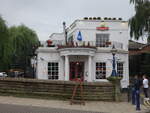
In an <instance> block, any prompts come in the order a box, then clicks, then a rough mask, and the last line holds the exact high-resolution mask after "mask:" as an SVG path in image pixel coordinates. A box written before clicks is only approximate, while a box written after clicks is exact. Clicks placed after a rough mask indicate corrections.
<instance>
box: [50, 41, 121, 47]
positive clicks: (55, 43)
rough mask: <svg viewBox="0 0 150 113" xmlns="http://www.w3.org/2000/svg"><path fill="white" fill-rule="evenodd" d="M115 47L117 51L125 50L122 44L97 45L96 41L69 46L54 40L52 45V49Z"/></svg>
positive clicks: (70, 43)
mask: <svg viewBox="0 0 150 113" xmlns="http://www.w3.org/2000/svg"><path fill="white" fill-rule="evenodd" d="M113 45H114V46H115V48H117V49H123V44H122V43H120V42H115V41H111V42H106V43H101V42H100V43H96V41H73V42H68V44H67V45H66V44H65V41H58V40H57V41H56V40H54V41H53V43H52V45H51V46H50V47H54V46H55V47H58V48H68V47H85V48H86V47H88V48H97V47H100V48H112V46H113Z"/></svg>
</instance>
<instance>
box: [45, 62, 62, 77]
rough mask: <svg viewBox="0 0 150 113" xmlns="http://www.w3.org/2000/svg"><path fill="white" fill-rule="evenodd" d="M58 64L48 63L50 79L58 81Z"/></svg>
mask: <svg viewBox="0 0 150 113" xmlns="http://www.w3.org/2000/svg"><path fill="white" fill-rule="evenodd" d="M58 70H59V69H58V62H48V79H51V80H58V75H59V74H58V72H59V71H58Z"/></svg>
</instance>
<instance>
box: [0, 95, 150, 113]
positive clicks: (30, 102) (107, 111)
mask: <svg viewBox="0 0 150 113" xmlns="http://www.w3.org/2000/svg"><path fill="white" fill-rule="evenodd" d="M141 109H142V110H141V111H140V112H139V113H145V111H147V108H146V107H144V106H141ZM2 110H3V111H2ZM19 110H21V111H19ZM76 110H78V111H76ZM9 111H10V112H9ZM84 111H85V112H84ZM89 111H90V112H89ZM96 112H97V113H137V112H136V111H135V106H133V105H131V103H128V102H118V103H117V102H102V101H101V102H99V101H88V102H86V103H85V106H84V105H70V104H69V101H61V100H44V99H31V98H17V97H11V96H0V113H96ZM149 113H150V112H149Z"/></svg>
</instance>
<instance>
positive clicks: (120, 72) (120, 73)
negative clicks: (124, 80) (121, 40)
mask: <svg viewBox="0 0 150 113" xmlns="http://www.w3.org/2000/svg"><path fill="white" fill-rule="evenodd" d="M117 74H118V76H121V77H122V76H123V62H117Z"/></svg>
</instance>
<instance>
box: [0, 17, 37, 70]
mask: <svg viewBox="0 0 150 113" xmlns="http://www.w3.org/2000/svg"><path fill="white" fill-rule="evenodd" d="M38 45H39V40H38V37H37V35H36V33H35V32H34V31H33V30H32V29H30V28H28V27H26V26H25V25H20V26H13V27H10V28H8V27H7V25H6V24H5V21H4V20H3V18H2V17H0V71H6V70H8V69H9V68H11V64H19V65H20V68H23V69H26V67H27V66H29V65H30V58H31V57H32V56H33V55H34V51H35V49H36V48H37V47H38Z"/></svg>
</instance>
